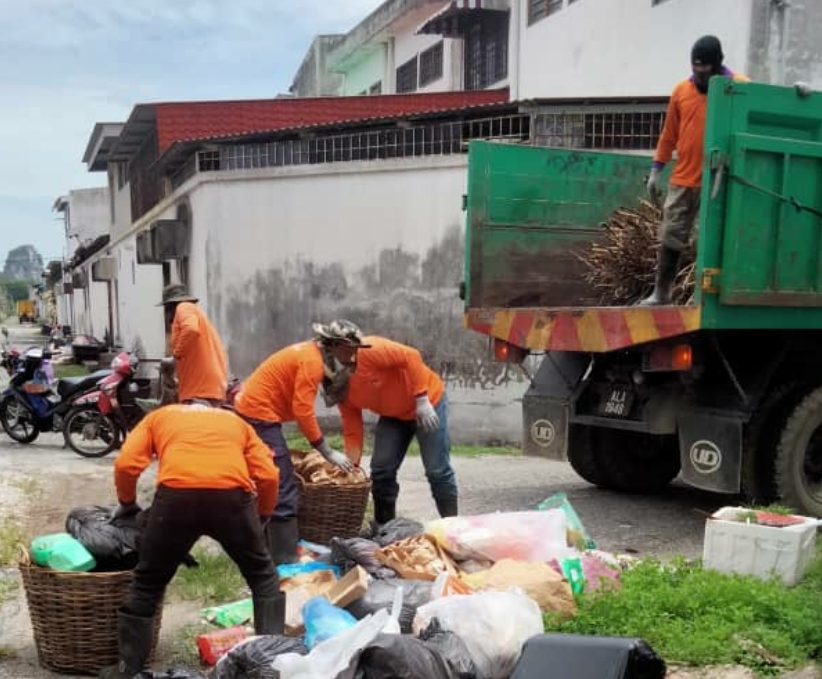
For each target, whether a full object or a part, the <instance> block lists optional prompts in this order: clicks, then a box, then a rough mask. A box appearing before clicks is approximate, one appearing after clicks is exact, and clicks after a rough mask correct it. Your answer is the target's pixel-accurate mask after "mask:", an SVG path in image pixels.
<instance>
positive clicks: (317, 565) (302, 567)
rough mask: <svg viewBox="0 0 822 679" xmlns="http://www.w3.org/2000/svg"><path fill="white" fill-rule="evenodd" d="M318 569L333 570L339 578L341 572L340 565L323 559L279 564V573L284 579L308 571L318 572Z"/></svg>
mask: <svg viewBox="0 0 822 679" xmlns="http://www.w3.org/2000/svg"><path fill="white" fill-rule="evenodd" d="M317 571H331V572H332V573H333V574H334V575H335V577H337V578H339V577H340V575H341V573H340V569H339V567H338V566H334V565H332V564H329V563H323V562H321V561H307V562H305V563H282V564H280V565H279V566H277V575H278V576H280V578H281V579H282V580H285V579H286V578H293V577H296V576H298V575H304V574H306V573H316V572H317Z"/></svg>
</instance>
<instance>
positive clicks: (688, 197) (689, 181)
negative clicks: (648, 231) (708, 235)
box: [640, 35, 747, 306]
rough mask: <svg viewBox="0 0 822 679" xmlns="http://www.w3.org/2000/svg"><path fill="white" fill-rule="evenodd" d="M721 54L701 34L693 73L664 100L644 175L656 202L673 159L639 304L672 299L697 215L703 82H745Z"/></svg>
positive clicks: (704, 108) (714, 41)
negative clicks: (650, 281) (650, 285)
mask: <svg viewBox="0 0 822 679" xmlns="http://www.w3.org/2000/svg"><path fill="white" fill-rule="evenodd" d="M724 58H725V57H724V55H723V54H722V45H721V43H720V42H719V39H718V38H716V37H714V36H713V35H706V36H703V37H701V38H700V39H699V40H697V41H696V43H694V46H693V48H692V49H691V68H692V70H693V74H692V75H691V77H690V78H688V79H687V80H683V81H682V82H680V83H679V84H678V85H677V86H676V87H675V88H674V91H673V94H671V99H670V101H669V102H668V112H667V114H666V116H665V126H664V127H663V128H662V134H661V136H660V137H659V142H658V143H657V147H656V155H655V156H654V163H653V165H652V167H651V173H650V175H649V176H648V192H649V193H650V195H651V199H652V200H653V201H654V202H655V203H657V204H659V202H660V199H661V187H660V182H661V174H662V170H663V168H664V167H665V165H666V164H667V163H668V162H669V161H670V160H671V158H672V156H673V153H674V151H676V153H677V159H676V165H675V166H674V170H673V172H672V173H671V179H670V182H669V186H668V196H667V197H666V199H665V203H664V205H663V217H662V225H661V227H660V234H659V240H660V246H659V255H658V263H657V271H656V280H655V283H654V291H653V293H652V294H651V295H650V296H649V297H647V298H646V299H644V300H642V302H640V304H641V305H643V306H650V305H658V304H670V303H671V293H672V287H673V283H674V279H675V278H676V275H677V272H678V269H679V258H680V256H681V254H682V251H683V250H684V249H685V248H687V247H688V244H689V241H690V239H691V233H692V232H693V228H694V224H695V222H696V220H697V217H698V216H699V198H700V192H701V191H702V189H701V187H702V156H703V146H704V141H705V116H706V111H707V107H708V97H707V94H708V83H709V82H710V79H711V78H712V77H714V76H715V75H723V76H731V77H733V78H734V79H736V80H747V78H745V77H744V76H741V75H737V74H734V73H733V72H732V71H730V70H729V69H727V68H726V67H725V66H723V65H722V62H723V60H724Z"/></svg>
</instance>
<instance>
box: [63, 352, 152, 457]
mask: <svg viewBox="0 0 822 679" xmlns="http://www.w3.org/2000/svg"><path fill="white" fill-rule="evenodd" d="M138 364H139V361H138V358H137V356H135V355H133V354H130V353H128V352H127V351H122V352H120V353H119V354H117V356H115V357H114V359H113V360H112V362H111V371H110V374H109V375H108V376H106V377H104V378H103V379H101V380H100V381H99V383H98V384H97V385H96V388H95V389H93V390H92V391H89V392H88V393H86V394H84V395H82V396H81V397H80V398H78V399H77V400H76V401H75V402H74V404H73V407H72V409H71V411H70V412H69V413H68V414H67V415H66V417H65V420H64V422H63V437H64V439H65V441H66V445H67V446H68V447H69V448H71V449H72V450H73V451H74V452H75V453H77V454H78V455H82V456H83V457H104V456H105V455H108V454H109V453H110V452H111V451H112V450H115V449H116V448H119V447H120V444H121V443H122V441H123V439H124V438H125V436H126V434H127V433H128V432H129V431H131V430H132V429H133V428H134V427H135V426H136V425H137V423H138V422H139V421H140V420H141V419H142V418H143V416H144V414H145V413H144V411H143V409H142V408H140V407H139V406H138V405H137V399H142V398H147V397H148V396H150V394H151V381H150V380H149V379H147V378H140V377H137V376H136V373H137V366H138Z"/></svg>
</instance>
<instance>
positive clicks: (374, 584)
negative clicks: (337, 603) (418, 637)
mask: <svg viewBox="0 0 822 679" xmlns="http://www.w3.org/2000/svg"><path fill="white" fill-rule="evenodd" d="M432 585H433V583H432V582H428V581H426V580H402V579H400V578H391V579H389V580H372V581H371V582H370V583H369V584H368V589H367V590H366V592H365V594H364V595H363V596H362V597H360V598H359V599H357V600H356V601H354V602H352V603H350V604H349V605H348V606H346V608H347V610H348V612H349V613H351V615H353V616H354V617H355V618H357V620H362V619H363V618H364V617H365V616H367V615H370V614H371V613H376V612H377V611H379V610H380V609H382V608H387V609H388V610H389V611H390V610H391V606H392V604H393V603H394V592H395V591H396V590H397V587H401V588H402V610H401V611H400V629H401V630H402V631H403V632H404V633H406V634H408V633H410V632H411V625H412V623H413V622H414V616H415V615H416V614H417V609H418V608H419V607H420V606H422V605H423V604H427V603H428V602H429V601H430V600H431V587H432Z"/></svg>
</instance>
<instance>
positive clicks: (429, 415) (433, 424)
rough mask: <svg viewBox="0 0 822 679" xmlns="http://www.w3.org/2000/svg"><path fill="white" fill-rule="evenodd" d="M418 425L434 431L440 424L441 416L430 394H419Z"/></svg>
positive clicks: (424, 429) (423, 428) (425, 429)
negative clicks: (432, 402)
mask: <svg viewBox="0 0 822 679" xmlns="http://www.w3.org/2000/svg"><path fill="white" fill-rule="evenodd" d="M416 400H417V426H418V427H419V428H420V429H422V430H423V431H434V430H435V429H436V428H437V427H439V426H440V418H439V416H438V415H437V411H436V410H434V406H433V405H431V400H430V399H429V398H428V394H422V395H421V396H417V399H416Z"/></svg>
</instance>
